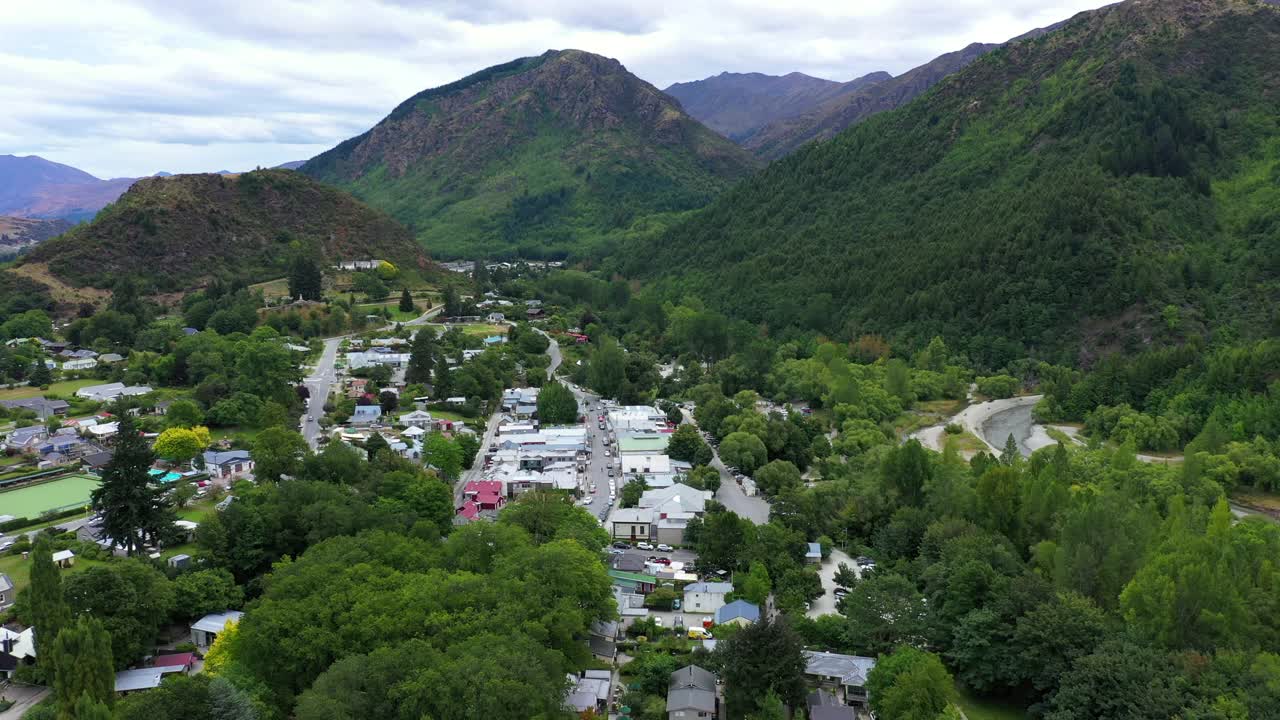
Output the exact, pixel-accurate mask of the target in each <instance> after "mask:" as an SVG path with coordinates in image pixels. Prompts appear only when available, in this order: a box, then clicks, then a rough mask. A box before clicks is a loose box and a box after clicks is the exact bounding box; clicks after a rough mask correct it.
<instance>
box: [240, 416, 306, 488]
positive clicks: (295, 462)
mask: <svg viewBox="0 0 1280 720" xmlns="http://www.w3.org/2000/svg"><path fill="white" fill-rule="evenodd" d="M307 454H308V453H307V441H306V440H305V439H303V437H302V436H301V435H299V434H298V433H296V432H294V431H292V430H285V429H284V428H281V427H270V428H267V429H266V430H263V431H262V432H260V433H258V436H257V437H256V438H254V440H253V450H252V451H251V455H252V457H253V465H254V467H253V476H254V478H255V479H257V480H259V481H262V482H280V480H282V479H283V478H284V476H286V475H287V476H289V477H296V476H297V475H298V473H299V472H301V470H302V463H303V461H304V460H305V458H306V455H307Z"/></svg>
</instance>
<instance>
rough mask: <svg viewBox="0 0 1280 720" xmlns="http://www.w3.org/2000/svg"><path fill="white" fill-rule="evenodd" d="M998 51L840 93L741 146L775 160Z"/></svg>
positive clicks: (976, 50) (974, 49)
mask: <svg viewBox="0 0 1280 720" xmlns="http://www.w3.org/2000/svg"><path fill="white" fill-rule="evenodd" d="M998 47H1000V46H999V45H984V44H982V43H974V44H972V45H970V46H968V47H966V48H965V49H963V50H960V51H957V52H952V53H947V54H946V55H942V56H940V57H937V58H934V59H933V60H930V61H929V62H927V63H925V64H924V65H921V66H920V67H917V68H914V69H912V70H908V71H907V72H905V73H903V74H902V75H899V76H898V77H896V78H890V79H886V80H884V81H882V82H877V83H872V84H870V85H865V86H862V87H857V86H853V87H847V88H842V91H841V92H839V93H836V94H834V95H833V96H832V97H829V98H827V99H825V100H824V101H823V102H821V103H820V104H818V105H817V106H815V107H812V108H809V109H808V110H807V111H806V112H803V113H799V114H795V115H791V116H788V117H783V118H780V119H778V120H776V121H774V122H771V123H769V124H767V125H765V126H764V127H761V128H759V129H758V130H757V131H756V132H754V133H751V134H750V135H749V136H748V137H745V138H743V142H742V146H743V147H744V148H746V149H747V150H749V151H751V152H752V153H754V154H755V155H757V156H759V157H762V158H766V159H769V160H776V159H777V158H780V157H783V156H785V155H787V154H789V153H792V152H794V151H795V149H796V148H798V147H800V146H801V145H804V144H805V143H808V142H812V141H814V140H825V139H827V138H830V137H832V136H834V135H835V134H836V133H839V132H840V131H841V130H844V129H845V128H847V127H849V126H851V125H854V124H856V123H858V122H861V121H862V120H865V119H866V118H868V117H871V116H872V115H875V114H876V113H881V112H884V111H886V110H892V109H894V108H897V107H901V106H903V105H905V104H907V103H909V102H911V101H912V100H914V99H915V98H917V97H918V96H919V95H920V94H921V93H923V92H924V91H926V90H928V89H929V88H931V87H933V86H934V85H936V84H937V83H938V81H939V80H942V79H943V78H944V77H946V76H948V75H951V74H952V73H954V72H956V71H957V70H959V69H961V68H963V67H965V66H966V65H968V64H969V63H971V62H973V61H974V60H976V59H978V58H979V57H981V56H983V55H985V54H987V53H989V52H991V51H992V50H995V49H996V48H998ZM854 82H855V83H856V82H857V81H856V80H855V81H854Z"/></svg>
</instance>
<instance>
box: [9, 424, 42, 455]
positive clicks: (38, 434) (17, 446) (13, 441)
mask: <svg viewBox="0 0 1280 720" xmlns="http://www.w3.org/2000/svg"><path fill="white" fill-rule="evenodd" d="M48 437H49V433H48V431H47V430H45V429H44V426H42V425H32V426H31V427H24V428H18V429H17V430H14V431H13V432H11V433H9V437H7V438H5V441H4V446H5V448H7V449H9V450H13V451H15V452H20V453H35V451H36V449H37V448H38V447H40V443H42V442H44V441H45V439H46V438H48Z"/></svg>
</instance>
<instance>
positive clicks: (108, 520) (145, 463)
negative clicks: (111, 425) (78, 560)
mask: <svg viewBox="0 0 1280 720" xmlns="http://www.w3.org/2000/svg"><path fill="white" fill-rule="evenodd" d="M154 461H155V455H154V454H153V453H152V452H151V448H149V447H148V446H147V441H146V440H145V439H143V437H142V436H141V435H140V434H139V433H138V428H137V425H136V424H135V423H134V421H133V417H132V416H131V415H129V414H128V413H122V414H121V415H120V428H119V433H118V435H117V437H116V446H115V453H114V454H113V455H112V456H111V461H110V462H108V463H107V465H106V467H105V468H103V470H102V484H101V485H99V486H98V487H97V489H95V490H94V491H93V507H94V508H95V509H97V510H98V511H100V512H101V513H102V529H103V532H105V533H106V534H107V535H108V536H109V537H110V538H111V542H112V545H113V546H115V547H123V548H124V549H125V551H126V552H127V553H129V554H130V555H133V554H135V553H136V552H137V551H138V550H139V549H140V548H141V547H142V545H143V544H144V543H145V542H147V541H148V540H152V541H154V540H156V539H157V537H158V536H159V534H160V533H162V532H166V531H168V530H170V529H171V528H172V527H173V521H174V514H173V508H172V507H171V506H170V505H169V502H168V500H167V498H166V497H165V495H164V492H163V491H162V490H160V488H158V487H155V486H153V485H152V483H151V476H150V475H149V474H148V472H147V471H148V470H150V469H151V463H152V462H154Z"/></svg>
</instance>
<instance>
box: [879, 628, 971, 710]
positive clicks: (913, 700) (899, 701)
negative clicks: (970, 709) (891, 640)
mask: <svg viewBox="0 0 1280 720" xmlns="http://www.w3.org/2000/svg"><path fill="white" fill-rule="evenodd" d="M955 692H956V691H955V681H954V680H952V678H951V674H950V673H948V672H947V669H946V668H945V667H943V665H942V661H941V660H939V659H938V656H937V655H934V654H933V653H930V652H925V651H924V650H917V649H916V648H913V647H909V646H905V645H904V646H902V647H899V648H898V649H897V650H894V651H893V654H891V655H887V656H885V655H882V656H881V657H880V660H879V661H878V662H877V663H876V666H875V667H874V668H872V669H871V673H870V674H869V675H868V676H867V695H868V697H869V698H870V700H871V709H872V710H874V711H875V713H876V717H879V718H883V719H884V720H936V718H937V717H938V716H939V715H941V714H942V713H943V712H944V711H946V709H947V707H948V706H950V705H951V702H952V700H953V698H954V696H955Z"/></svg>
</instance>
